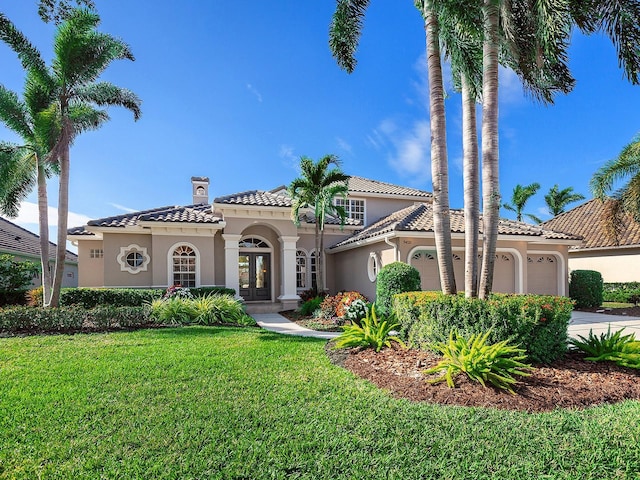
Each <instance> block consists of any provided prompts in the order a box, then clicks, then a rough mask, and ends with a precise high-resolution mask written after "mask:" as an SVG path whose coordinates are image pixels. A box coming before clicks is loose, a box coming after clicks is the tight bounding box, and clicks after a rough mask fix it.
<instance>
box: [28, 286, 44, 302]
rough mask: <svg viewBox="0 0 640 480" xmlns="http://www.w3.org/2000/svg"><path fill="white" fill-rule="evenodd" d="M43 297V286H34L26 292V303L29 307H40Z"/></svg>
mask: <svg viewBox="0 0 640 480" xmlns="http://www.w3.org/2000/svg"><path fill="white" fill-rule="evenodd" d="M43 297H44V287H43V286H42V285H40V286H39V287H36V288H32V289H31V290H29V291H28V292H27V305H29V306H30V307H41V306H42V300H43Z"/></svg>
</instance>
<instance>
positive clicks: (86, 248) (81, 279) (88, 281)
mask: <svg viewBox="0 0 640 480" xmlns="http://www.w3.org/2000/svg"><path fill="white" fill-rule="evenodd" d="M100 248H104V247H103V243H102V240H86V241H79V242H78V286H79V287H103V286H104V258H91V256H90V251H91V250H92V249H100Z"/></svg>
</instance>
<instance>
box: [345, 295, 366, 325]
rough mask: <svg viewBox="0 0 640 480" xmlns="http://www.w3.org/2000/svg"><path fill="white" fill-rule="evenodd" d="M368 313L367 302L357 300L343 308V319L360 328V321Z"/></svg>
mask: <svg viewBox="0 0 640 480" xmlns="http://www.w3.org/2000/svg"><path fill="white" fill-rule="evenodd" d="M368 311H369V305H367V302H365V301H364V300H361V299H359V298H357V299H355V300H354V301H353V302H351V303H350V304H349V305H347V306H346V307H345V313H344V318H345V319H346V320H349V321H350V322H351V323H355V324H357V325H360V326H362V319H363V318H365V317H366V316H367V312H368Z"/></svg>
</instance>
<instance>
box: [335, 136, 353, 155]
mask: <svg viewBox="0 0 640 480" xmlns="http://www.w3.org/2000/svg"><path fill="white" fill-rule="evenodd" d="M336 142H338V147H339V148H340V149H342V150H344V151H345V152H347V153H353V148H352V147H351V144H349V143H348V142H347V141H346V140H345V139H343V138H340V137H336Z"/></svg>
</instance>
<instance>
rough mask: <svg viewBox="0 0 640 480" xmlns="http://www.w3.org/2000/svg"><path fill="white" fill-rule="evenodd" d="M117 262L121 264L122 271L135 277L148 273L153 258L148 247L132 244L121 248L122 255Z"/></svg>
mask: <svg viewBox="0 0 640 480" xmlns="http://www.w3.org/2000/svg"><path fill="white" fill-rule="evenodd" d="M116 260H117V261H118V263H119V264H120V271H122V272H129V273H131V274H134V275H135V274H137V273H140V272H146V271H147V267H148V266H149V262H150V261H151V257H150V256H149V254H148V253H147V247H141V246H140V245H136V244H135V243H132V244H131V245H129V246H126V247H120V254H119V255H118V257H117V258H116Z"/></svg>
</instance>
